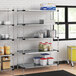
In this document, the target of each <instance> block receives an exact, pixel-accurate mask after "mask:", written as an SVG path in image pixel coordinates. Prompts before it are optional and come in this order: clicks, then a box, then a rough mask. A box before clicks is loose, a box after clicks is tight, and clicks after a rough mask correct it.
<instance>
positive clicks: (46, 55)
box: [41, 53, 50, 58]
mask: <svg viewBox="0 0 76 76" xmlns="http://www.w3.org/2000/svg"><path fill="white" fill-rule="evenodd" d="M41 57H43V58H48V57H50V54H48V53H43V54H41Z"/></svg>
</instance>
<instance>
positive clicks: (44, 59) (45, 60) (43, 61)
mask: <svg viewBox="0 0 76 76" xmlns="http://www.w3.org/2000/svg"><path fill="white" fill-rule="evenodd" d="M40 65H42V66H46V65H47V58H40Z"/></svg>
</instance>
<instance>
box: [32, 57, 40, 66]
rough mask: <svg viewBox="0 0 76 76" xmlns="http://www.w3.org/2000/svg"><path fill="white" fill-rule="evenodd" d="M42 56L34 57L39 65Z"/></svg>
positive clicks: (35, 62)
mask: <svg viewBox="0 0 76 76" xmlns="http://www.w3.org/2000/svg"><path fill="white" fill-rule="evenodd" d="M40 58H41V57H34V58H33V60H34V64H37V65H38V64H40Z"/></svg>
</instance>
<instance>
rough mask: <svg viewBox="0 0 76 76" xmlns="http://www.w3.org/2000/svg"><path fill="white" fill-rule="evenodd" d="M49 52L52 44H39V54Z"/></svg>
mask: <svg viewBox="0 0 76 76" xmlns="http://www.w3.org/2000/svg"><path fill="white" fill-rule="evenodd" d="M51 50H52V43H48V42H45V43H42V42H40V43H39V51H40V52H47V51H51Z"/></svg>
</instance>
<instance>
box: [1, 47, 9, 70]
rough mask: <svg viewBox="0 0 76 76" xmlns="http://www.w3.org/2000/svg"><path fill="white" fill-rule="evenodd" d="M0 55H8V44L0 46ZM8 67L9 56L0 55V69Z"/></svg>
mask: <svg viewBox="0 0 76 76" xmlns="http://www.w3.org/2000/svg"><path fill="white" fill-rule="evenodd" d="M0 55H10V46H0ZM9 68H10V57H8V56H7V57H0V70H1V69H3V70H4V69H9Z"/></svg>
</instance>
